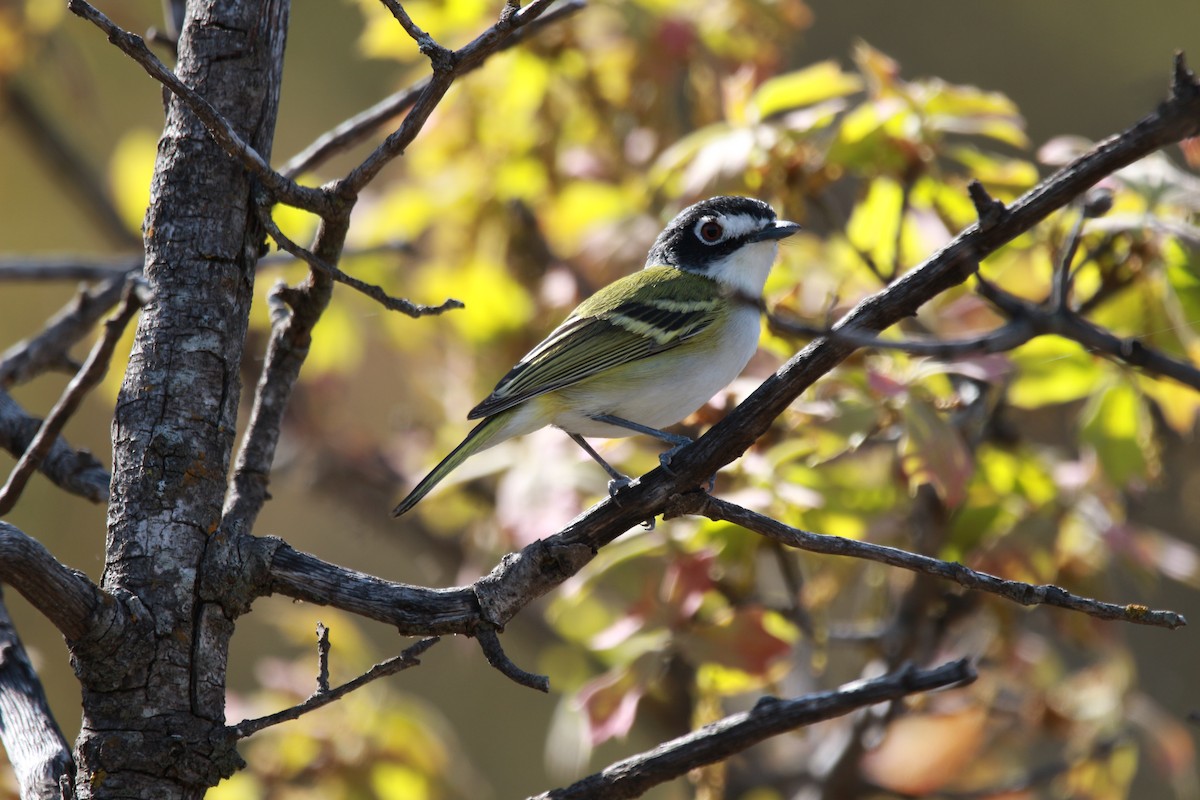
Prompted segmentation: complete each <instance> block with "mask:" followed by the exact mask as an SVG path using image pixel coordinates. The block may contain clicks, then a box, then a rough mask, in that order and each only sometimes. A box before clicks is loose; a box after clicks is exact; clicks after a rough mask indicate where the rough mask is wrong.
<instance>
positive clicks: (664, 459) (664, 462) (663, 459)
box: [658, 439, 717, 492]
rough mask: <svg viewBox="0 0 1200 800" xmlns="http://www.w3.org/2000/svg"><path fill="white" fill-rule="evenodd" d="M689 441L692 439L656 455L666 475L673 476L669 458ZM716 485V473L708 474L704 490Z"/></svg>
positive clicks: (710, 489) (708, 490)
mask: <svg viewBox="0 0 1200 800" xmlns="http://www.w3.org/2000/svg"><path fill="white" fill-rule="evenodd" d="M691 443H692V441H691V440H690V439H689V440H688V441H686V442H682V443H680V444H677V445H675V446H674V447H672V448H671V449H670V450H667V451H666V452H664V453H661V454H660V455H659V456H658V465H659V466H660V467H662V468H663V472H665V473H667V474H668V475H670V476H672V477H674V476H675V471H674V470H672V469H671V460H672V459H673V458H674V457H675V454H676V453H678V452H679V451H680V450H682V449H683V448H685V447H687V446H688V445H689V444H691ZM716 485H717V476H716V473H713V474H712V475H709V476H708V480H707V481H706V482H705V491H707V492H712V490H713V489H714V488H716Z"/></svg>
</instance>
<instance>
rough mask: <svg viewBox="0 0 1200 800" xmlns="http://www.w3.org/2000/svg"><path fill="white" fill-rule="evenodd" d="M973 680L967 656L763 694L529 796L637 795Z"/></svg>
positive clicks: (594, 799)
mask: <svg viewBox="0 0 1200 800" xmlns="http://www.w3.org/2000/svg"><path fill="white" fill-rule="evenodd" d="M974 680H975V670H974V668H973V667H971V665H970V664H969V663H968V662H967V661H966V659H963V660H960V661H954V662H950V663H948V664H943V665H942V666H940V667H937V668H935V669H930V670H920V669H915V668H913V667H907V668H904V669H901V670H899V671H898V672H895V673H892V674H890V675H884V676H883V677H881V678H874V679H872V680H867V681H857V682H855V683H850V684H846V685H845V686H843V687H841V688H840V689H838V690H836V691H832V692H821V693H819V694H812V695H806V696H804V697H798V698H795V699H792V700H779V699H776V698H770V697H765V698H763V699H762V700H760V701H759V702H758V703H757V704H756V705H755V706H754V708H752V709H751V710H749V711H743V712H741V713H739V714H732V715H730V716H728V717H725V718H724V719H722V720H720V721H718V722H714V723H711V724H709V725H705V726H704V727H703V728H700V729H699V730H696V731H693V732H692V733H689V734H687V735H686V736H681V737H679V738H677V739H672V740H671V741H669V742H663V743H662V744H660V745H659V746H658V747H656V748H654V749H653V750H649V751H647V752H645V753H641V754H639V755H636V756H634V757H632V758H627V759H625V760H624V761H618V762H617V763H615V764H613V765H611V766H609V767H607V768H606V769H605V770H603V771H602V772H598V773H596V774H594V775H589V776H588V777H586V778H584V779H583V780H581V781H578V782H576V783H573V784H571V785H570V786H568V787H566V788H563V789H554V790H552V791H549V792H545V793H544V794H540V795H537V797H536V798H531V799H530V800H584V799H585V798H586V800H617V798H631V797H639V796H641V795H642V794H644V793H645V792H646V791H647V790H649V789H650V788H651V787H654V786H657V785H659V784H661V783H665V782H666V781H669V780H672V779H674V778H678V777H680V776H682V775H684V774H686V773H687V772H689V771H690V770H693V769H696V768H697V767H702V766H704V765H706V764H713V763H716V762H718V761H722V760H724V759H727V758H729V757H731V756H733V755H736V754H737V753H740V752H742V751H744V750H746V749H747V748H749V747H750V746H752V745H755V744H758V743H759V742H762V741H764V740H766V739H769V738H771V737H772V736H778V735H780V734H782V733H786V732H788V731H791V730H795V729H796V728H800V727H803V726H805V725H812V724H813V723H816V722H821V721H822V720H827V719H832V718H834V717H840V716H843V715H845V714H848V713H850V712H851V711H855V710H857V709H860V708H865V707H866V706H870V705H874V704H876V703H883V702H888V701H894V700H899V699H901V698H904V697H907V696H908V695H911V694H917V693H919V692H929V691H933V690H935V689H943V688H946V687H948V686H955V685H963V684H968V683H971V682H972V681H974Z"/></svg>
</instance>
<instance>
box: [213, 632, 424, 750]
mask: <svg viewBox="0 0 1200 800" xmlns="http://www.w3.org/2000/svg"><path fill="white" fill-rule="evenodd" d="M439 641H441V637H439V636H431V637H429V638H428V639H422V640H421V641H419V642H417V643H416V644H414V645H413V646H412V647H409V648H407V649H406V650H404V652H402V653H401V654H400V655H398V656H395V657H393V658H389V659H388V660H387V661H381V662H380V663H378V664H376V665H375V666H373V667H371V668H370V669H369V670H367V671H366V672H364V673H363V674H362V675H359V676H358V677H357V678H355V679H354V680H352V681H348V682H346V683H343V684H342V685H341V686H338V687H337V688H335V689H330V690H328V691H325V692H321V691H318V692H317V693H316V694H314V695H313V696H312V697H310V698H308V699H307V700H305V701H304V702H303V703H297V704H296V705H294V706H292V707H291V708H286V709H284V710H283V711H277V712H276V713H274V714H268V715H267V716H265V717H258V718H257V719H248V720H243V721H242V722H239V723H237V724H236V725H231V726H230V727H228V728H226V732H227V733H228V734H229V735H230V736H232V737H233V738H235V739H245V738H246V737H247V736H250V735H252V734H255V733H258V732H259V731H261V730H263V729H264V728H269V727H271V726H272V725H278V724H279V723H281V722H289V721H291V720H294V719H299V718H300V716H301V715H303V714H307V713H309V712H310V711H316V710H317V709H318V708H323V707H325V706H327V705H329V704H330V703H332V702H334V701H336V700H340V699H341V698H343V697H345V696H346V695H348V694H350V692H353V691H354V690H355V689H361V688H362V687H363V686H366V685H367V684H368V683H371V682H372V681H376V680H378V679H380V678H386V677H387V676H389V675H395V674H396V673H397V672H403V671H404V670H406V669H408V668H409V667H415V666H418V665H419V664H420V663H421V661H420V658H419V656H420V655H421V654H422V653H424V652H425V651H426V650H428V649H429V648H431V647H433V646H434V645H435V644H437V643H438V642H439Z"/></svg>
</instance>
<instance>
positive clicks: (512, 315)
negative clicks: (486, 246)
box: [418, 254, 533, 344]
mask: <svg viewBox="0 0 1200 800" xmlns="http://www.w3.org/2000/svg"><path fill="white" fill-rule="evenodd" d="M418 291H419V292H420V296H422V297H453V298H455V299H457V300H460V301H462V303H463V304H464V305H465V306H466V308H465V309H462V310H459V311H455V312H454V313H453V314H448V315H447V316H446V317H445V319H447V320H449V321H450V322H451V323H452V324H453V325H454V326H455V328H457V329H458V331H459V333H460V334H461V335H462V336H463V337H464V338H465V339H466V340H467V341H468V342H472V343H475V344H478V343H481V342H486V341H490V340H491V339H493V338H495V336H496V335H497V334H500V333H505V332H507V331H511V330H516V329H517V328H520V327H521V326H523V325H525V323H527V322H529V320H530V318H531V317H532V315H533V302H532V301H531V300H530V299H529V294H528V293H527V292H526V291H525V289H524V287H522V286H521V285H520V284H519V283H517V282H516V281H514V280H513V279H512V277H511V276H509V274H508V273H507V272H506V271H505V269H504V266H503V265H502V264H500V263H498V262H496V261H493V260H490V259H488V258H487V257H486V256H484V255H482V254H481V255H478V256H476V257H475V258H473V259H472V260H471V261H470V262H469V263H467V264H465V265H463V266H461V267H451V266H445V265H438V264H434V265H431V268H430V269H428V270H426V271H425V272H424V274H423V275H422V276H421V279H420V281H419V289H418Z"/></svg>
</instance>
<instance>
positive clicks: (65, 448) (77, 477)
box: [0, 389, 110, 503]
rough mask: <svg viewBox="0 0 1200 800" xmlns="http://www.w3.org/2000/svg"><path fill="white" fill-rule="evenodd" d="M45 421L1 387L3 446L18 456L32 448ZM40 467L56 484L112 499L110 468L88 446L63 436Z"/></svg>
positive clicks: (99, 498)
mask: <svg viewBox="0 0 1200 800" xmlns="http://www.w3.org/2000/svg"><path fill="white" fill-rule="evenodd" d="M41 427H42V421H41V420H40V419H38V418H36V417H32V416H30V415H29V414H27V413H25V410H24V409H22V408H21V406H20V405H18V404H17V402H16V401H15V400H13V399H12V397H11V396H9V394H8V392H6V391H4V390H3V389H0V447H2V448H4V449H5V450H7V451H8V452H9V453H12V454H13V455H14V456H17V457H18V458H19V457H20V456H21V454H22V453H24V452H26V451H27V450H28V449H29V446H30V444H31V443H32V442H33V438H34V437H35V436H36V435H37V433H38V431H39V430H41ZM38 469H39V470H40V471H41V472H42V474H43V475H45V476H46V477H47V478H49V479H50V480H51V481H53V482H54V484H55V485H56V486H58V487H59V488H61V489H65V490H66V491H68V492H71V493H72V494H77V495H79V496H81V497H85V498H87V499H88V500H91V501H92V502H93V503H100V502H103V501H105V500H107V499H108V482H109V477H110V476H109V474H108V470H107V469H105V468H104V465H103V464H101V463H100V462H99V461H97V460H96V457H95V456H93V455H92V454H91V453H89V452H88V451H87V450H75V449H73V448H72V447H71V446H70V445H69V444H67V442H66V440H65V439H63V438H62V437H61V436H59V437H57V438H56V439H54V441H53V442H52V443H51V445H50V451H49V452H48V453H47V454H46V457H45V458H43V459H42V460H41V463H40V464H38Z"/></svg>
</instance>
